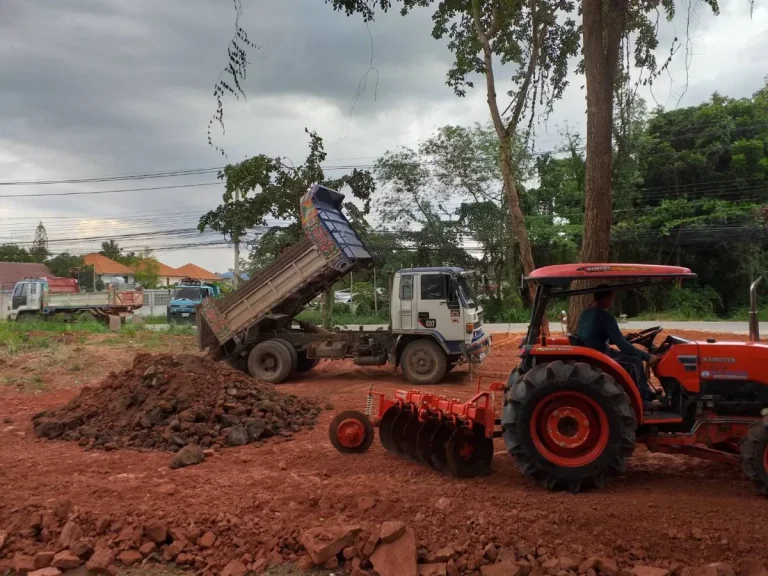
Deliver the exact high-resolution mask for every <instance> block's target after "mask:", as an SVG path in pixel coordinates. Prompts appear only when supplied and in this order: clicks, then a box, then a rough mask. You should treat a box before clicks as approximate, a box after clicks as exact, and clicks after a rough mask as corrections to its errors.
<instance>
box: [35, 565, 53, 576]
mask: <svg viewBox="0 0 768 576" xmlns="http://www.w3.org/2000/svg"><path fill="white" fill-rule="evenodd" d="M27 576H61V570H59V569H58V568H54V567H53V566H47V567H46V568H40V569H39V570H34V571H32V572H28V573H27Z"/></svg>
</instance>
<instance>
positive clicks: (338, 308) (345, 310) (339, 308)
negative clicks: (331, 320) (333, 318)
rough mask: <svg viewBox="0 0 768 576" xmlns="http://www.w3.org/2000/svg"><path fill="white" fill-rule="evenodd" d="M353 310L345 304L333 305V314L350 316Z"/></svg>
mask: <svg viewBox="0 0 768 576" xmlns="http://www.w3.org/2000/svg"><path fill="white" fill-rule="evenodd" d="M351 312H352V310H351V309H350V307H349V304H345V303H344V302H334V304H333V313H334V314H350V313H351Z"/></svg>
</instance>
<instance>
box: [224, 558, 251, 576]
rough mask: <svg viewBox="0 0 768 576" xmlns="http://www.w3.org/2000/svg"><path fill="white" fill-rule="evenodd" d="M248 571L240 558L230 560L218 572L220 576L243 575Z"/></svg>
mask: <svg viewBox="0 0 768 576" xmlns="http://www.w3.org/2000/svg"><path fill="white" fill-rule="evenodd" d="M247 572H248V568H246V567H245V566H244V565H243V563H242V562H240V560H230V561H229V562H228V563H227V565H226V566H224V568H223V569H222V570H221V572H220V573H219V574H220V576H245V574H246V573H247Z"/></svg>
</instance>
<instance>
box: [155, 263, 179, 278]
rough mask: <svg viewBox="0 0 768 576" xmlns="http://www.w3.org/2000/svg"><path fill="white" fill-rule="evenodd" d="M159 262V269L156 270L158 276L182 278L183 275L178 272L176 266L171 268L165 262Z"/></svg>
mask: <svg viewBox="0 0 768 576" xmlns="http://www.w3.org/2000/svg"><path fill="white" fill-rule="evenodd" d="M158 264H160V271H159V272H158V276H168V277H170V278H184V277H185V275H184V274H182V273H181V272H179V271H178V270H177V269H176V268H171V267H170V266H168V265H167V264H163V263H162V262H158Z"/></svg>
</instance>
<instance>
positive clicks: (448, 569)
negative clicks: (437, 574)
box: [445, 560, 461, 576]
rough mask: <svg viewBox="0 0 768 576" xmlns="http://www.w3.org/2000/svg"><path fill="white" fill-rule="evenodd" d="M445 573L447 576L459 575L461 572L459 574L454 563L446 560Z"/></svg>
mask: <svg viewBox="0 0 768 576" xmlns="http://www.w3.org/2000/svg"><path fill="white" fill-rule="evenodd" d="M445 573H446V575H447V576H460V575H461V572H459V569H458V568H457V567H456V563H455V562H454V561H453V560H448V563H447V564H446V565H445Z"/></svg>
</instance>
